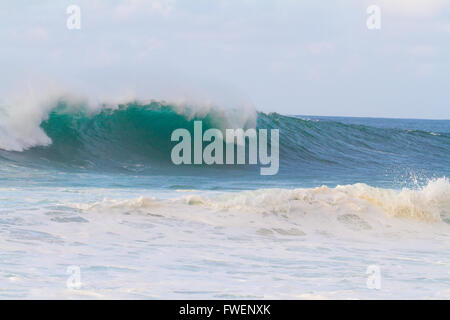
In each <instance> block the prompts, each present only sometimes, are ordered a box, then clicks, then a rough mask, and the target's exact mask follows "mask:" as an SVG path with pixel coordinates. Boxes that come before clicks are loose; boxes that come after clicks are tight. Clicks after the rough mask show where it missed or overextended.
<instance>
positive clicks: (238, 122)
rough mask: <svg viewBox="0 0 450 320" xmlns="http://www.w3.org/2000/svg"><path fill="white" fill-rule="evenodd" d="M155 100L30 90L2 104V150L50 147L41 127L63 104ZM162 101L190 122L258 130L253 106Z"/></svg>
mask: <svg viewBox="0 0 450 320" xmlns="http://www.w3.org/2000/svg"><path fill="white" fill-rule="evenodd" d="M152 101H153V100H148V99H147V100H145V99H139V98H137V97H135V96H134V97H133V96H131V95H127V96H126V97H115V98H106V97H105V98H102V99H101V100H99V98H98V97H87V96H80V95H76V94H72V93H68V91H64V90H62V89H55V88H50V89H40V90H29V91H28V93H27V94H26V95H19V96H16V97H14V98H10V99H8V100H6V101H4V102H2V104H1V105H0V149H3V150H6V151H24V150H27V149H29V148H32V147H36V146H48V145H50V144H51V143H52V139H51V138H50V137H48V136H47V134H46V133H45V132H44V130H43V129H42V128H41V123H42V122H43V121H45V120H47V119H48V116H49V113H50V112H51V111H52V110H53V109H55V108H56V107H57V106H58V105H59V104H61V103H63V104H65V105H66V106H68V108H67V112H77V111H80V110H83V111H87V112H88V113H91V114H95V113H98V112H100V111H101V110H104V109H111V110H115V109H117V108H118V107H119V105H127V104H128V103H134V105H136V104H139V105H146V104H149V103H150V102H152ZM158 101H162V103H163V104H165V105H170V106H171V107H172V108H173V111H174V112H176V113H178V114H179V115H181V116H184V117H185V118H186V119H187V120H191V119H193V118H194V117H197V118H204V117H206V116H208V115H212V116H213V117H215V118H217V119H218V122H219V123H218V125H219V126H220V127H223V129H225V128H244V127H246V126H250V127H255V126H256V118H257V113H256V110H255V109H254V107H253V105H252V104H250V103H243V104H239V103H238V104H237V105H235V106H224V105H220V104H217V103H214V101H213V100H210V99H205V100H200V99H187V98H179V97H174V98H168V99H167V100H158Z"/></svg>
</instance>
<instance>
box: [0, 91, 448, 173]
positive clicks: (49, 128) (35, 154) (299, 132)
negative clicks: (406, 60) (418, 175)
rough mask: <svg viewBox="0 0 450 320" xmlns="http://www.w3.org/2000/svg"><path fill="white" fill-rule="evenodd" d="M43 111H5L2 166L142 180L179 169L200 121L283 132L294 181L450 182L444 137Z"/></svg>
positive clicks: (186, 110)
mask: <svg viewBox="0 0 450 320" xmlns="http://www.w3.org/2000/svg"><path fill="white" fill-rule="evenodd" d="M49 101H50V100H49ZM43 106H44V107H40V108H37V109H36V110H35V109H34V108H31V107H30V108H28V107H27V108H25V109H23V110H22V109H21V108H17V109H14V108H12V109H11V108H9V109H8V108H6V109H5V108H3V109H1V108H0V109H1V110H2V111H1V112H0V160H1V159H3V161H9V162H10V163H14V164H15V165H22V166H52V167H62V168H64V170H67V169H68V168H77V169H82V170H86V169H96V170H111V169H113V170H117V169H119V170H122V171H125V172H133V173H135V172H141V173H143V172H150V171H151V170H157V169H158V170H159V169H160V168H166V167H170V168H174V165H173V164H172V162H171V159H170V153H171V149H172V148H173V146H174V144H175V143H174V142H171V141H170V136H171V133H172V132H173V131H174V130H175V129H178V128H186V129H188V130H189V131H191V132H193V122H194V121H195V120H202V121H203V128H204V130H206V129H208V128H219V129H222V130H224V129H226V128H244V129H246V128H263V129H269V130H270V129H279V130H280V172H281V173H283V172H284V173H286V172H289V174H292V172H293V170H294V169H295V170H297V171H298V169H299V168H304V169H305V170H307V171H308V172H311V173H314V172H316V173H320V171H321V170H323V168H328V169H332V170H334V172H336V173H339V172H340V170H341V171H342V170H347V171H349V170H356V168H357V169H362V170H364V172H365V174H367V173H368V172H374V171H376V170H383V169H386V168H392V167H394V166H397V167H398V166H402V167H406V168H413V169H414V168H421V167H422V168H423V167H427V168H429V169H430V171H432V172H438V173H439V175H446V174H447V173H448V168H449V167H450V157H449V156H448V155H449V154H450V136H449V135H448V134H447V133H444V132H440V133H439V132H433V133H434V134H432V133H429V132H426V131H420V130H405V129H401V128H378V127H372V126H368V125H357V124H348V123H342V122H339V121H336V120H320V121H310V120H304V119H300V118H298V117H293V116H284V115H280V114H277V113H270V114H266V113H263V112H256V111H255V110H254V109H251V108H250V109H245V108H244V109H239V108H223V107H220V106H216V105H212V104H204V105H201V104H199V105H190V104H186V103H169V102H164V101H150V102H137V101H131V102H128V103H124V104H117V105H111V104H108V105H96V106H92V105H91V104H89V103H87V102H83V100H80V99H78V100H77V99H67V98H59V99H57V100H56V102H52V103H51V102H47V103H46V104H43ZM14 110H16V111H14ZM21 110H22V111H21ZM30 110H32V112H31V111H30ZM224 167H226V169H227V170H233V169H242V168H243V167H242V166H224Z"/></svg>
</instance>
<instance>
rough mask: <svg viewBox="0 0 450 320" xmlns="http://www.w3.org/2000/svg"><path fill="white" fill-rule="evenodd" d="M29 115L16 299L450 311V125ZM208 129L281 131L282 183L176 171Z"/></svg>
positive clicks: (9, 222)
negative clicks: (190, 142)
mask: <svg viewBox="0 0 450 320" xmlns="http://www.w3.org/2000/svg"><path fill="white" fill-rule="evenodd" d="M18 110H19V109H18V108H16V109H11V108H3V109H2V108H0V298H2V299H14V298H32V299H35V298H36V299H37V298H50V299H52V298H58V299H59V298H63V299H66V298H67V299H78V298H88V299H91V298H92V299H99V298H100V299H101V298H125V299H158V298H176V299H179V298H181V299H208V298H214V299H221V298H227V299H242V298H250V299H252V298H255V299H321V298H326V299H372V298H374V299H378V298H386V299H394V298H402V299H410V298H414V299H416V298H417V299H427V298H438V299H450V180H449V177H450V120H413V119H375V118H346V117H316V116H293V115H291V116H288V115H281V114H277V113H270V114H266V113H262V112H256V111H248V110H245V111H244V110H239V109H236V110H225V109H220V108H216V107H208V108H206V107H201V108H200V107H196V106H180V105H175V104H169V103H166V102H148V103H142V102H141V103H138V102H130V103H125V104H121V105H116V106H108V105H103V106H101V107H98V108H96V109H93V108H90V107H88V106H85V105H83V103H72V102H71V103H69V102H67V101H65V100H60V101H58V102H57V103H55V104H48V105H46V106H44V107H41V108H36V107H33V109H31V108H28V109H27V108H25V109H20V110H22V111H18ZM24 110H25V111H24ZM195 120H202V121H203V127H204V130H206V129H207V128H219V129H225V128H241V127H242V128H255V127H256V128H263V129H279V130H280V143H279V145H280V154H279V160H280V168H279V172H278V174H276V175H273V176H261V175H260V166H259V165H213V166H208V165H190V166H189V165H180V166H176V165H174V164H173V163H172V162H171V158H170V153H171V149H172V148H173V146H174V145H175V144H176V143H174V142H171V140H170V136H171V133H172V132H173V130H175V129H177V128H186V129H188V130H189V131H190V132H192V131H193V122H194V121H195ZM74 268H75V270H78V271H79V273H77V278H76V279H78V280H80V282H78V281H76V284H77V285H76V287H74V286H71V285H70V284H73V282H71V281H73V279H74V278H73V277H72V276H73V273H72V271H71V270H74ZM374 268H375V269H376V270H378V271H379V273H377V274H376V275H375V276H376V277H377V279H378V280H379V281H378V280H377V281H378V282H377V283H378V285H377V286H376V288H374V287H373V285H371V283H372V282H371V281H372V280H373V279H374V278H373V276H374V275H372V274H370V273H369V274H367V271H368V269H369V270H373V269H374ZM78 276H79V277H78Z"/></svg>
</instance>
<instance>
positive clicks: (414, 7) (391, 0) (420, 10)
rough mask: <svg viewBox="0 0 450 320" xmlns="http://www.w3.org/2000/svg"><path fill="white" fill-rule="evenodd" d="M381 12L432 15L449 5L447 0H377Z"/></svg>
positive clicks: (417, 15) (411, 15)
mask: <svg viewBox="0 0 450 320" xmlns="http://www.w3.org/2000/svg"><path fill="white" fill-rule="evenodd" d="M378 4H379V5H380V7H381V10H382V12H383V11H385V12H386V13H389V14H393V15H398V16H404V17H412V18H425V17H431V16H434V15H435V14H436V13H438V12H439V10H441V9H442V8H444V7H445V6H448V5H449V1H448V0H379V1H378Z"/></svg>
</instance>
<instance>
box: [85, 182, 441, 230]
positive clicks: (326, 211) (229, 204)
mask: <svg viewBox="0 0 450 320" xmlns="http://www.w3.org/2000/svg"><path fill="white" fill-rule="evenodd" d="M183 205H188V206H191V207H197V208H204V209H213V210H216V211H217V210H218V211H226V212H238V213H239V215H240V216H241V217H244V216H245V214H246V213H254V214H255V213H256V214H261V215H271V214H273V215H275V216H279V217H284V218H287V219H288V221H291V219H294V220H295V219H299V218H301V217H302V216H303V215H308V216H310V217H311V216H314V215H325V216H329V217H334V218H340V219H344V218H346V219H350V220H351V222H353V223H354V222H355V221H356V220H357V221H359V222H360V223H365V224H366V226H369V224H368V222H366V221H365V220H364V219H365V218H367V217H370V214H371V213H372V214H374V215H383V216H386V217H391V218H409V219H413V220H418V221H424V222H439V221H444V222H447V223H450V180H449V179H448V178H440V179H436V180H433V181H430V182H429V183H428V184H427V185H426V186H424V187H422V188H420V189H416V190H413V189H407V188H404V189H402V190H392V189H384V188H376V187H371V186H368V185H366V184H362V183H358V184H354V185H343V186H337V187H335V188H329V187H326V186H321V187H317V188H297V189H260V190H249V191H243V192H228V193H223V194H220V195H209V196H204V195H203V196H200V195H198V194H194V195H188V196H184V197H182V198H176V199H172V200H166V201H162V200H158V199H155V198H148V197H143V196H141V197H139V198H137V199H127V200H107V199H106V200H104V201H102V202H98V203H94V204H84V205H79V206H77V208H78V209H83V210H86V211H106V212H108V213H111V212H118V213H125V212H126V213H129V214H133V213H134V214H136V213H141V214H149V213H153V214H155V213H159V214H162V215H165V214H166V215H167V214H174V213H176V212H183V213H186V212H189V209H187V208H185V207H183ZM174 206H181V207H179V208H178V209H177V210H175V208H174ZM167 208H169V209H170V210H167ZM197 211H198V210H194V211H193V212H194V213H192V214H193V215H194V216H195V215H196V214H197ZM342 217H344V218H342Z"/></svg>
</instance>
